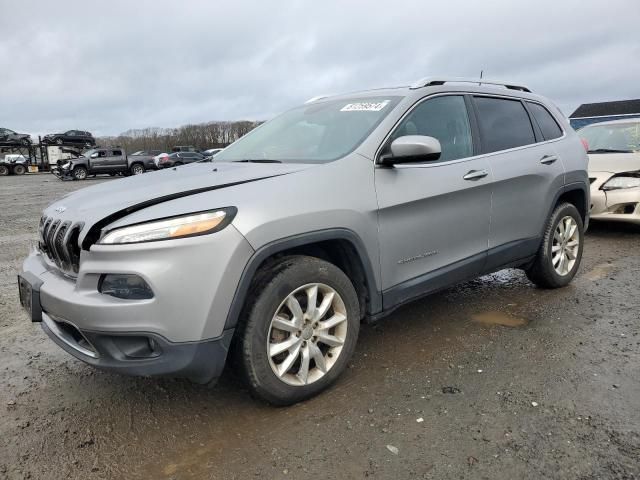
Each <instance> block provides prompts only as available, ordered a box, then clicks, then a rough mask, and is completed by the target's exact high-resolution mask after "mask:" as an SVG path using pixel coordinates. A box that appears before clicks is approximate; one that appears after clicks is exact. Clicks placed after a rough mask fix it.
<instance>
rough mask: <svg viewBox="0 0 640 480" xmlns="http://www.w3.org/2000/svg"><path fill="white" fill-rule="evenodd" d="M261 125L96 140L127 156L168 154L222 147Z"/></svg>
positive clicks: (214, 125) (217, 125)
mask: <svg viewBox="0 0 640 480" xmlns="http://www.w3.org/2000/svg"><path fill="white" fill-rule="evenodd" d="M261 123H262V122H254V121H249V120H240V121H234V122H208V123H201V124H197V125H183V126H182V127H178V128H143V129H137V130H127V131H126V132H123V133H121V134H120V135H118V136H116V137H100V138H98V139H97V142H98V145H118V146H121V147H123V148H124V149H125V150H126V151H127V152H131V153H132V152H135V151H138V150H162V151H163V152H168V151H171V147H173V146H176V145H192V146H194V147H196V148H197V149H199V150H206V149H208V148H220V147H226V146H227V145H229V144H230V143H233V142H235V141H236V140H237V139H238V138H240V137H242V136H243V135H245V134H246V133H248V132H250V131H251V130H253V129H254V128H256V127H257V126H258V125H260V124H261Z"/></svg>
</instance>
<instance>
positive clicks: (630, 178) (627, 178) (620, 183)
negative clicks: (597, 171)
mask: <svg viewBox="0 0 640 480" xmlns="http://www.w3.org/2000/svg"><path fill="white" fill-rule="evenodd" d="M634 187H640V175H638V176H635V175H620V176H618V177H613V178H610V179H609V180H607V181H606V182H605V184H604V185H602V187H600V188H602V190H620V189H622V188H634Z"/></svg>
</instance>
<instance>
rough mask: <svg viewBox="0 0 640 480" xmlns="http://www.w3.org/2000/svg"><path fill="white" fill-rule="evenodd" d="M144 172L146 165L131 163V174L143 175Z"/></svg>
mask: <svg viewBox="0 0 640 480" xmlns="http://www.w3.org/2000/svg"><path fill="white" fill-rule="evenodd" d="M143 173H144V165H142V164H141V163H134V164H133V165H131V174H132V175H142V174H143Z"/></svg>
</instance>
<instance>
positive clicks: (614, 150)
mask: <svg viewBox="0 0 640 480" xmlns="http://www.w3.org/2000/svg"><path fill="white" fill-rule="evenodd" d="M632 152H633V151H632V150H620V149H617V148H596V149H595V150H589V151H588V152H587V153H632Z"/></svg>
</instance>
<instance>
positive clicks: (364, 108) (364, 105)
mask: <svg viewBox="0 0 640 480" xmlns="http://www.w3.org/2000/svg"><path fill="white" fill-rule="evenodd" d="M388 103H389V100H384V101H382V102H358V103H348V104H346V105H345V106H344V107H342V108H341V109H340V111H341V112H379V111H380V110H382V109H383V108H384V107H386V106H387V104H388Z"/></svg>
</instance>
